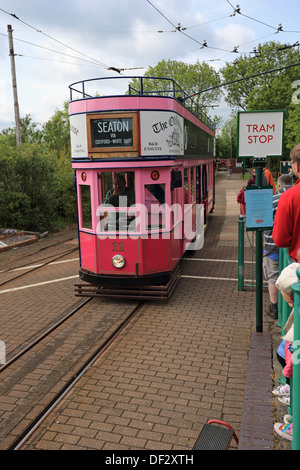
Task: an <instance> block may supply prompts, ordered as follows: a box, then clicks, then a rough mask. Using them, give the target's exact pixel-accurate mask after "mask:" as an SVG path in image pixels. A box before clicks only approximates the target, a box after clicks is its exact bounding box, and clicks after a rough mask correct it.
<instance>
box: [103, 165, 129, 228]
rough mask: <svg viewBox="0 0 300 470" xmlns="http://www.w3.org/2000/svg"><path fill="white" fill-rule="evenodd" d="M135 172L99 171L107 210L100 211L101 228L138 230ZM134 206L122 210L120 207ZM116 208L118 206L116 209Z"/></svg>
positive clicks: (104, 204)
mask: <svg viewBox="0 0 300 470" xmlns="http://www.w3.org/2000/svg"><path fill="white" fill-rule="evenodd" d="M134 176H135V175H134V172H133V171H129V172H119V173H115V172H110V171H106V172H103V173H101V174H100V173H99V180H100V181H101V188H99V190H100V194H101V205H102V207H103V206H107V210H105V211H103V210H102V211H100V213H99V214H98V215H99V217H100V220H99V221H100V230H101V231H104V232H106V231H112V232H123V231H126V232H127V231H128V232H136V212H135V209H134V205H135V179H134ZM125 207H126V208H129V207H130V208H131V207H132V208H133V209H132V210H124V211H122V210H120V208H125ZM114 208H117V209H115V210H114Z"/></svg>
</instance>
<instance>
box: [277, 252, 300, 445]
mask: <svg viewBox="0 0 300 470" xmlns="http://www.w3.org/2000/svg"><path fill="white" fill-rule="evenodd" d="M279 254H280V255H279V256H280V257H279V271H280V272H281V271H282V269H284V268H285V267H286V266H287V265H288V264H290V262H291V261H290V258H289V256H288V248H280V249H279ZM297 276H298V282H295V283H294V284H293V285H292V289H293V291H294V341H293V377H292V379H291V395H290V398H291V401H290V413H291V415H292V416H293V441H292V450H300V358H299V357H298V356H299V354H298V352H299V346H300V266H299V267H298V269H297ZM290 311H291V308H290V307H289V306H288V304H287V303H286V302H285V300H284V299H283V298H282V296H281V294H280V293H279V304H278V325H279V326H281V328H282V333H283V334H285V332H284V331H283V328H284V326H285V323H286V320H287V318H288V316H289V313H290Z"/></svg>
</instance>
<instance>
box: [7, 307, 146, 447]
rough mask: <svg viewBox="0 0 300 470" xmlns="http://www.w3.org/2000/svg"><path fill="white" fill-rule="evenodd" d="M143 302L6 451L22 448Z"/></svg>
mask: <svg viewBox="0 0 300 470" xmlns="http://www.w3.org/2000/svg"><path fill="white" fill-rule="evenodd" d="M89 300H91V299H86V300H85V302H84V303H87V301H89ZM144 303H145V302H144V301H141V302H139V303H138V304H137V305H136V306H135V307H134V308H133V309H132V311H131V312H130V313H129V314H128V316H127V317H126V318H125V319H124V320H123V321H122V322H121V323H120V324H119V325H117V326H116V328H115V329H114V331H113V332H112V333H111V334H110V335H109V337H108V338H107V339H106V340H105V341H104V342H103V343H102V344H101V345H100V346H99V347H98V348H97V349H96V350H95V351H94V352H93V353H92V354H91V355H90V356H89V357H88V359H87V360H86V361H85V362H84V364H83V365H82V366H81V367H80V369H78V371H77V372H76V373H75V374H73V375H72V377H71V378H70V379H69V380H68V381H67V382H66V384H65V385H64V386H63V387H62V388H61V389H60V390H59V392H58V393H56V394H55V396H54V397H53V399H52V400H51V401H50V402H49V403H48V404H47V406H45V407H44V408H43V410H42V411H41V412H40V413H39V414H38V415H37V416H36V417H35V418H34V419H33V420H32V421H31V422H30V424H29V425H28V426H27V427H26V428H25V429H24V431H23V432H21V433H20V434H19V435H18V436H17V437H16V438H15V439H14V441H13V442H12V443H11V444H10V445H9V446H8V448H7V449H6V450H21V448H22V446H24V445H25V444H26V442H27V441H28V440H29V439H30V437H31V436H32V435H33V433H34V432H35V431H37V430H38V428H39V426H40V425H41V424H42V423H43V422H44V420H45V419H46V418H47V417H48V416H49V415H50V414H51V412H53V411H54V410H55V408H56V407H57V406H58V405H59V404H60V403H61V401H62V400H63V399H64V398H65V397H66V395H67V394H68V393H69V392H70V391H71V390H72V388H73V387H74V386H75V385H76V383H77V382H78V381H79V380H80V379H81V378H82V377H83V375H84V374H85V372H86V371H87V370H88V369H89V368H90V367H91V366H92V365H93V364H94V363H95V362H96V361H97V360H98V359H99V357H100V356H101V355H102V354H103V353H104V352H105V351H106V350H107V349H108V348H109V347H110V346H111V345H112V344H113V342H114V341H116V340H117V338H118V337H119V335H120V334H121V333H122V332H123V331H124V329H125V328H126V327H127V326H128V325H129V324H130V322H131V321H132V320H133V319H134V318H135V317H136V316H137V315H138V313H140V311H141V309H142V306H143V305H144Z"/></svg>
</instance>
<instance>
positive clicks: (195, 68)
mask: <svg viewBox="0 0 300 470" xmlns="http://www.w3.org/2000/svg"><path fill="white" fill-rule="evenodd" d="M144 77H157V78H159V77H160V78H169V79H173V80H175V81H176V83H177V84H178V85H179V86H180V88H181V89H182V90H183V91H184V92H185V93H186V94H187V96H191V95H194V94H196V95H195V96H194V97H193V101H194V102H195V104H196V105H198V106H199V107H200V109H202V110H203V111H204V112H205V113H206V114H207V109H208V107H209V106H211V105H213V104H216V103H218V102H219V101H220V98H221V95H222V90H221V88H216V89H214V90H211V91H208V92H204V93H199V92H202V90H205V89H206V88H209V87H213V86H216V85H219V84H220V77H219V74H218V73H217V72H216V71H215V69H213V68H212V67H210V66H209V65H208V64H207V63H206V62H199V61H197V62H196V64H187V63H185V62H178V61H176V60H162V61H161V62H159V63H158V64H157V65H156V66H154V67H149V68H148V69H147V71H146V73H145V75H144ZM130 85H131V86H132V87H133V89H134V90H135V91H133V93H134V92H135V93H138V92H139V90H140V80H139V79H133V80H132V81H131V83H130ZM170 86H171V85H170ZM170 89H171V88H170ZM150 90H151V91H156V93H159V94H164V92H165V91H166V83H165V81H162V80H158V79H155V80H150V79H149V80H145V81H144V91H150ZM176 97H181V98H182V91H180V90H178V91H177V93H176ZM188 104H190V103H188Z"/></svg>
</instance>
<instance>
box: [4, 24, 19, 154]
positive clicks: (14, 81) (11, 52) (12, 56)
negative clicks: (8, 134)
mask: <svg viewBox="0 0 300 470" xmlns="http://www.w3.org/2000/svg"><path fill="white" fill-rule="evenodd" d="M12 31H13V30H12V27H11V25H10V24H9V25H7V33H8V44H9V56H10V65H11V76H12V87H13V95H14V110H15V122H16V138H17V146H18V147H21V145H22V138H21V125H20V113H19V102H18V91H17V79H16V68H15V53H14V44H13V36H12Z"/></svg>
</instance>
